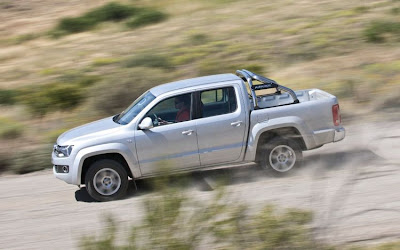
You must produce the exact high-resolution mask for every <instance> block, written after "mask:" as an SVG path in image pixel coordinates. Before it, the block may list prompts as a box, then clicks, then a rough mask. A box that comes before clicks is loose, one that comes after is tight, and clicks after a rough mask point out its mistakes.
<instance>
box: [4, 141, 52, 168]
mask: <svg viewBox="0 0 400 250" xmlns="http://www.w3.org/2000/svg"><path fill="white" fill-rule="evenodd" d="M51 152H52V146H51V145H43V146H41V147H39V148H35V149H29V150H28V149H25V150H22V151H18V152H17V153H16V154H15V155H14V156H13V158H14V159H13V161H12V163H11V165H10V170H11V171H13V172H14V173H17V174H26V173H30V172H34V171H38V170H42V169H46V168H51V167H52V164H51Z"/></svg>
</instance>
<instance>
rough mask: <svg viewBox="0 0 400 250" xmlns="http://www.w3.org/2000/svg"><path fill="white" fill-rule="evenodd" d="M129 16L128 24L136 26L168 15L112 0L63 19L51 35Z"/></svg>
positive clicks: (88, 27) (83, 29) (92, 26)
mask: <svg viewBox="0 0 400 250" xmlns="http://www.w3.org/2000/svg"><path fill="white" fill-rule="evenodd" d="M129 17H132V19H131V20H129V21H128V22H127V25H128V26H129V27H131V28H136V27H139V26H143V25H147V24H151V23H156V22H160V21H162V20H164V19H165V18H166V15H165V14H164V13H162V12H160V11H156V10H153V9H145V8H135V7H132V6H129V5H123V4H120V3H116V2H112V3H108V4H106V5H104V6H101V7H99V8H96V9H94V10H91V11H89V12H86V13H85V14H84V15H82V16H79V17H67V18H63V19H61V21H60V22H59V23H58V25H57V26H56V28H55V29H54V30H52V31H51V32H50V35H51V36H53V37H55V38H57V37H60V36H63V35H66V34H71V33H78V32H83V31H87V30H90V29H93V28H94V27H95V26H96V25H97V24H99V23H101V22H107V21H114V22H119V21H121V20H124V19H126V18H129Z"/></svg>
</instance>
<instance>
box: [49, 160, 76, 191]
mask: <svg viewBox="0 0 400 250" xmlns="http://www.w3.org/2000/svg"><path fill="white" fill-rule="evenodd" d="M73 159H74V158H73V157H71V156H70V157H65V158H59V157H57V156H56V155H55V154H54V152H53V154H52V157H51V162H52V164H53V174H54V176H55V177H56V178H57V179H60V180H63V181H65V182H66V183H68V184H74V185H79V184H80V183H78V180H77V168H76V167H75V166H74V160H73ZM56 166H68V168H69V172H68V173H60V172H57V171H56ZM79 182H80V181H79Z"/></svg>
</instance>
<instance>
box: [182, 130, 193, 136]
mask: <svg viewBox="0 0 400 250" xmlns="http://www.w3.org/2000/svg"><path fill="white" fill-rule="evenodd" d="M193 132H194V131H193V130H185V131H183V132H182V135H191V134H193Z"/></svg>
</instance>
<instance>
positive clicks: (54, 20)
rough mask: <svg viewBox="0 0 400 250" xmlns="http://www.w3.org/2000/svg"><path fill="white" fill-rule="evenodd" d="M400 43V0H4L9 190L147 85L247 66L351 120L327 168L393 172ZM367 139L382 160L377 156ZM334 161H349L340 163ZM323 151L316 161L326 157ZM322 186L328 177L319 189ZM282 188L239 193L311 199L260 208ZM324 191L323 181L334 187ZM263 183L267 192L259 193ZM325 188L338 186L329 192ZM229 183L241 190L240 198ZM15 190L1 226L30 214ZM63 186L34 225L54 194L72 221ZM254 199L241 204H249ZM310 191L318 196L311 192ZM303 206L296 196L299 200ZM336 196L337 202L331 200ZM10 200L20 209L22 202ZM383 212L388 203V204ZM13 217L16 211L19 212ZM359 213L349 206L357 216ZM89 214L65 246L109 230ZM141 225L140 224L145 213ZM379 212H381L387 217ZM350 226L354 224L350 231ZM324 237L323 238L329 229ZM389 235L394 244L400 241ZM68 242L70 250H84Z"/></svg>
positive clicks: (1, 78)
mask: <svg viewBox="0 0 400 250" xmlns="http://www.w3.org/2000/svg"><path fill="white" fill-rule="evenodd" d="M110 3H111V4H110ZM399 45H400V1H398V0H381V1H366V0H354V1H348V0H336V1H322V0H320V1H312V0H309V1H307V0H304V1H295V0H282V1H264V0H248V1H239V0H236V1H235V0H214V1H206V0H192V1H184V0H159V1H150V0H131V1H113V2H112V1H106V0H103V1H100V0H97V1H96V0H68V1H61V0H29V1H25V0H0V173H3V175H2V176H3V179H2V181H3V183H4V185H6V186H7V187H9V186H11V185H13V184H15V183H19V182H18V181H17V182H15V180H14V179H12V178H14V177H7V176H9V174H10V173H17V174H23V173H27V172H32V171H36V170H41V169H44V168H51V167H52V165H51V162H50V153H51V148H52V145H53V144H54V143H55V141H56V138H57V137H58V136H59V135H60V134H61V133H63V132H64V131H66V130H68V129H70V128H72V127H75V126H78V125H81V124H84V123H87V122H90V121H93V120H96V119H99V118H102V117H106V116H110V115H113V114H117V113H119V112H121V111H122V110H123V109H124V108H125V107H127V106H128V105H129V104H130V103H131V102H132V101H133V100H134V99H135V98H136V97H138V96H139V95H140V94H141V93H142V92H143V91H145V90H147V89H149V88H151V87H153V86H155V85H158V84H162V83H166V82H169V81H175V80H180V79H185V78H191V77H197V76H203V75H209V74H218V73H234V72H235V70H236V69H241V68H245V69H248V70H251V71H254V72H256V73H259V74H262V75H265V76H268V77H270V78H272V79H274V80H276V81H278V83H280V84H282V85H285V86H288V87H290V88H293V89H294V90H298V89H304V88H320V89H322V90H325V91H328V92H330V93H332V94H334V95H336V96H337V97H338V98H339V101H340V105H341V112H342V118H343V121H344V126H345V127H346V128H348V127H349V126H350V128H351V129H350V130H348V131H350V132H348V134H347V137H346V139H345V140H347V142H341V143H344V144H343V145H346V146H345V147H342V148H341V146H340V145H339V144H337V146H336V148H334V149H335V150H336V152H335V153H333V154H332V155H328V156H324V157H322V158H321V159H322V160H321V162H322V165H323V166H325V165H326V162H332V160H336V161H334V163H335V164H334V165H339V166H340V167H339V170H340V171H339V173H344V174H343V176H344V177H343V178H344V179H345V180H347V179H346V178H347V177H348V176H350V177H351V178H353V177H354V176H355V175H354V172H352V171H350V172H346V170H345V169H342V168H343V167H351V166H354V164H355V163H354V159H358V161H359V162H358V161H357V163H356V164H355V165H356V166H362V167H363V166H367V165H368V164H369V163H371V162H372V161H371V159H374V160H376V161H377V162H379V164H386V161H384V160H382V159H383V158H380V157H384V158H385V159H389V160H393V159H395V160H396V161H395V162H396V164H397V165H396V164H394V165H390V166H388V165H384V168H381V169H383V171H395V170H393V169H397V168H398V160H397V159H398V158H392V157H393V156H394V155H397V154H398V149H399V147H398V139H396V144H395V142H393V141H391V140H390V139H389V138H398V136H399V135H398V130H396V128H397V129H398V127H399V126H398V125H399V117H400V116H399V114H400V112H399V111H400V109H399V107H400V46H399ZM373 131H379V133H374V132H373ZM381 138H386V139H385V141H384V142H382V141H379V140H378V139H381ZM388 141H390V142H388ZM367 144H368V147H366V148H368V150H364V148H363V146H362V145H367ZM360 145H361V146H360ZM371 145H372V148H373V149H374V150H372V151H373V152H372V151H369V150H370V149H371V147H370V146H371ZM382 145H384V146H385V147H383V146H382ZM388 145H389V146H388ZM395 145H397V146H395ZM381 146H382V147H381ZM340 148H341V149H342V150H340ZM383 148H385V149H383ZM386 148H388V149H390V150H386ZM354 149H357V150H358V151H357V150H356V151H354ZM335 150H334V151H335ZM352 150H353V151H352ZM322 152H325V153H331V152H332V148H329V146H328V148H327V150H326V151H322ZM375 153H377V154H378V155H379V156H377V155H375ZM318 154H319V153H317V155H318ZM338 155H339V156H340V157H342V158H340V157H339V158H338ZM314 157H317V158H318V159H320V158H319V157H320V156H314ZM369 157H372V158H369ZM309 159H311V160H312V158H309ZM338 159H339V160H338ZM341 160H345V163H346V164H345V165H341V164H343V162H341ZM392 162H393V161H392ZM374 164H375V163H374ZM328 165H329V164H328ZM379 166H380V165H379ZM325 167H326V166H325ZM368 167H369V168H370V169H368V170H367V171H373V169H374V168H375V165H374V166H369V165H368ZM386 168H389V170H388V169H386ZM311 169H312V168H311ZM318 171H319V170H318ZM341 171H342V172H341ZM343 171H345V172H343ZM240 173H241V172H240V171H239V172H234V174H239V177H238V178H237V179H238V180H240V179H241V178H242V177H243V176H242V175H241V174H240ZM245 173H246V172H245ZM329 173H332V172H329ZM333 173H336V172H333ZM368 173H369V172H368ZM50 174H51V173H50V171H48V172H46V175H50ZM211 175H212V174H211ZM244 175H246V176H247V175H248V173H246V174H244ZM257 175H258V173H257ZM309 176H310V175H309V173H308V172H305V173H303V172H302V175H300V176H298V177H292V179H288V180H287V181H290V180H292V181H293V183H295V182H297V181H298V178H300V179H301V180H303V181H304V182H301V183H309V179H307V178H309ZM316 176H318V174H315V175H314V174H313V175H311V177H312V178H314V177H315V178H317V177H316ZM338 176H339V177H338ZM340 176H341V175H340V174H335V175H334V176H333V177H332V176H330V177H329V178H331V177H332V178H334V180H335V182H333V181H332V183H336V182H338V183H339V184H338V186H339V189H338V190H339V191H341V189H340V185H341V181H340V180H341V179H340V178H341V177H340ZM9 178H11V179H9ZM15 178H17V177H15ZM26 178H27V177H21V178H17V180H19V181H21V182H23V181H29V182H28V187H29V188H31V189H32V188H34V187H37V185H36V184H35V185H34V183H35V182H36V181H38V179H35V178H36V176H35V175H33V176H30V177H29V178H28V179H26ZM30 178H32V179H30ZM47 178H48V177H47V176H46V177H44V176H42V177H40V179H39V180H40V181H45V182H46V183H51V185H52V186H53V187H54V185H60V187H62V188H64V187H65V185H66V184H65V183H62V182H59V181H56V180H54V183H53V182H52V178H53V177H49V178H48V179H47ZM324 178H325V177H324ZM327 178H328V177H327ZM337 178H339V181H337ZM351 178H350V179H351ZM354 178H355V177H354ZM357 178H358V177H357ZM42 179H44V180H42ZM325 181H326V180H322V179H321V180H318V181H317V182H315V183H325ZM250 182H251V181H250ZM285 182H286V181H282V180H279V179H278V180H273V181H272V182H271V180H267V181H265V180H262V181H261V182H258V181H255V182H254V183H253V184H251V185H252V186H247V189H248V190H249V192H251V191H252V190H258V191H259V192H260V193H257V192H258V191H254V192H255V193H254V194H253V196H249V197H248V198H243V197H242V198H243V199H242V200H244V201H245V203H249V204H250V203H254V202H255V203H257V202H259V203H262V202H264V201H268V202H274V201H276V200H279V199H281V197H283V198H282V199H283V200H281V201H280V202H281V203H282V204H288V203H286V202H287V201H289V204H290V205H292V206H296V207H297V206H300V207H301V206H303V207H304V204H308V203H307V201H305V200H304V199H301V198H298V197H297V196H296V194H294V196H296V197H297V198H296V199H294V198H293V197H286V198H285V196H282V195H281V194H279V195H277V196H275V198H262V199H263V200H262V202H261V201H260V200H259V199H260V198H258V197H261V196H260V195H262V194H263V193H264V192H267V190H260V189H257V188H259V187H266V185H268V183H269V185H272V186H270V188H272V189H274V188H276V189H278V190H280V189H281V188H280V185H282V183H285ZM56 183H57V184H56ZM271 183H272V184H271ZM374 183H375V182H374ZM388 183H389V184H388ZM396 183H397V181H396V180H395V179H391V180H390V181H387V182H386V186H385V187H382V190H381V191H380V192H379V193H377V194H376V197H377V199H378V198H379V197H385V196H384V195H385V194H388V193H389V192H388V190H391V189H392V190H395V189H396V188H398V184H396ZM30 185H33V186H32V187H31V186H30ZM301 185H302V184H294V186H290V185H289V189H290V190H292V189H293V190H292V191H294V190H301V189H302V186H301ZM304 185H307V184H304ZM318 185H323V186H324V187H325V185H327V184H318ZM335 185H336V184H335ZM371 185H372V184H371ZM253 186H254V187H257V188H256V189H253V188H254V187H253ZM293 187H294V188H293ZM326 187H327V189H328V185H327V186H326ZM368 187H371V186H368ZM57 188H58V186H57ZM57 188H56V189H57ZM74 188H75V187H70V186H68V187H67V189H66V190H64V189H63V192H65V193H64V196H63V197H64V198H66V197H68V196H67V194H71V193H72V195H73V190H72V189H74ZM232 189H233V190H231V191H233V192H239V190H241V188H237V189H235V188H232ZM10 190H11V189H10ZM12 190H13V192H15V193H10V192H11V191H10V192H8V191H7V190H3V191H4V193H3V194H2V196H1V198H2V199H5V200H6V199H9V200H7V201H10V203H7V205H5V204H6V203H4V206H3V205H2V206H3V208H4V210H3V211H2V213H3V216H4V221H7V220H9V218H13V216H15V217H16V218H17V217H18V216H19V215H21V214H23V213H22V212H20V211H19V210H18V209H19V208H21V207H24V205H23V204H19V203H18V202H22V201H20V199H19V198H18V197H21V196H20V195H22V194H21V193H24V192H25V191H24V190H23V187H21V188H12ZM57 190H58V189H57ZM57 190H56V191H57ZM244 190H246V189H244ZM310 190H311V189H310ZM360 190H362V191H360V192H361V193H362V194H365V197H364V198H365V199H366V200H365V201H368V197H371V192H373V191H372V189H371V190H369V191H365V190H366V189H365V188H362V189H360ZM397 190H398V189H397ZM53 191H54V190H53ZM53 191H51V192H50V191H49V190H48V189H43V190H41V191H40V192H41V195H46V194H49V195H50V196H45V197H47V198H46V199H47V200H43V203H40V200H39V201H38V200H37V199H36V198H35V199H33V198H32V197H31V198H32V199H33V200H34V201H36V202H39V204H38V205H39V209H38V210H37V211H39V213H41V212H43V213H44V214H43V215H42V214H40V216H39V215H38V218H39V217H40V218H43V216H45V214H46V213H47V211H46V209H48V207H49V203H48V202H49V200H52V201H54V202H55V203H54V208H56V211H59V213H60V214H62V213H65V211H64V210H62V209H64V206H63V204H65V203H66V201H65V200H57V199H59V198H60V195H58V194H57V193H56V191H54V192H53ZM339 191H338V193H340V192H339ZM342 191H343V190H342ZM19 192H20V193H19ZM343 192H346V190H344V191H343ZM195 193H196V195H199V196H210V195H205V194H198V193H197V192H195ZM327 193H329V192H328V191H327ZM390 193H391V192H390ZM246 194H247V193H246ZM246 194H243V195H242V196H244V197H246V196H247V195H246ZM391 194H393V195H395V194H396V193H395V192H394V193H391ZM297 195H298V196H299V197H302V195H303V194H302V193H301V192H299V193H297ZM317 196H318V197H319V196H321V197H322V196H323V195H321V194H318V195H317ZM263 197H264V196H263ZM278 197H279V198H278ZM310 197H315V195H314V191H312V192H311V194H310ZM253 198H254V199H253ZM386 198H387V200H385V201H388V200H390V201H393V200H396V198H395V197H386ZM265 199H266V200H265ZM275 199H276V200H275ZM297 199H299V200H300V201H299V202H298V203H296V201H297ZM333 199H336V198H335V196H334V197H333ZM132 200H134V201H132ZM132 200H131V201H130V200H128V201H126V200H125V201H120V202H123V203H118V202H115V203H114V204H111V205H110V204H109V205H108V207H110V206H111V208H113V209H117V208H116V207H115V206H117V205H118V204H127V206H125V207H124V209H125V210H129V209H128V205H131V204H129V203H131V202H134V203H138V202H139V201H141V198H137V199H132ZM360 200H362V199H361V198H360ZM13 202H14V203H13ZM32 202H33V201H32ZM57 202H58V203H57ZM68 202H70V201H69V200H68ZM291 202H292V203H291ZM259 203H257V204H258V205H259ZM278 203H279V202H278ZM12 204H19V205H15V207H14V205H12ZM161 204H162V203H161ZM332 204H334V203H332ZM332 204H331V203H329V202H327V204H324V206H319V207H318V206H314V205H312V206H311V209H312V210H314V209H315V210H316V211H317V215H318V213H322V214H324V213H325V212H326V211H330V210H332V209H333V208H335V206H332ZM380 204H386V203H385V202H384V201H381V202H380ZM69 206H70V207H71V208H74V209H76V210H78V209H82V206H83V205H82V204H79V203H76V201H75V200H74V199H73V202H72V203H71V204H69ZM88 206H89V205H88ZM90 206H91V210H96V209H97V208H98V207H93V206H94V205H93V204H91V205H90ZM102 206H104V205H102ZM50 207H52V206H50ZM306 207H307V206H306ZM332 207H333V208H332ZM355 207H357V206H355ZM361 207H362V206H361ZM389 207H390V209H392V208H393V207H396V206H395V205H390V206H389ZM397 207H398V206H397ZM27 208H29V207H27ZM57 208H60V210H57ZM85 208H87V207H85ZM319 209H320V210H322V211H323V212H321V211H320V210H319ZM363 209H366V207H363ZM368 209H369V208H367V210H368ZM374 209H375V208H374ZM396 209H397V208H396ZM338 210H340V209H338ZM6 211H14V212H15V214H9V213H12V212H6ZM18 211H19V212H18ZM74 211H75V210H74ZM140 211H142V210H140ZM318 211H319V212H318ZM25 212H26V214H25V216H26V218H25V220H23V221H22V220H21V221H19V222H18V221H17V222H18V223H21V228H23V227H24V226H25V224H26V220H28V221H30V222H32V223H31V224H32V225H31V227H29V226H28V227H26V228H25V230H27V231H26V232H25V233H21V231H20V230H21V229H18V228H15V229H16V231H15V232H17V233H10V232H13V231H8V230H6V231H5V232H3V235H4V234H5V233H9V236H10V235H11V236H15V237H17V238H18V235H19V234H22V235H24V234H29V233H31V232H32V230H33V228H35V225H36V222H33V221H32V213H31V212H32V211H31V210H29V211H28V210H27V211H25ZM353 212H354V211H353V210H351V211H349V214H352V213H353ZM355 213H357V211H356V212H355ZM300 215H301V214H300ZM10 216H11V217H10ZM57 216H58V215H57ZM71 216H72V215H71ZM82 216H83V217H85V218H83V217H82V221H81V222H82V224H79V225H72V224H71V225H70V227H68V226H65V227H63V230H64V233H66V234H67V235H68V237H70V238H68V239H71V237H73V238H74V239H76V238H77V236H76V235H75V234H71V231H69V230H70V229H69V228H73V227H76V226H79V227H84V226H85V225H86V223H89V224H90V223H94V224H93V225H94V226H92V227H90V226H88V227H87V228H86V229H87V232H89V233H90V232H92V229H93V228H96V227H97V226H98V224H99V222H98V220H97V218H93V217H95V216H94V215H92V217H88V214H83V215H82ZM131 217H134V218H136V220H137V217H135V216H133V215H131ZM89 218H90V219H89ZM332 218H333V219H332ZM332 218H331V217H329V218H328V219H329V220H328V221H330V222H332V221H335V217H332ZM377 218H378V219H379V218H382V217H381V216H380V215H378V216H377ZM394 218H398V216H394V217H390V216H389V217H387V218H386V222H383V224H382V225H380V226H377V228H375V229H374V230H373V231H375V232H381V231H382V230H383V229H385V230H386V229H387V230H388V231H390V230H392V229H393V228H395V229H396V227H395V225H392V224H390V223H391V222H393V221H394V222H396V223H397V221H396V220H395V219H394ZM0 219H1V217H0ZM60 219H61V218H60ZM85 219H86V221H85ZM73 220H74V217H68V221H70V222H71V223H72V221H73ZM87 220H90V221H87ZM94 220H96V222H93V221H94ZM4 221H3V222H4ZM322 221H323V222H324V220H322ZM18 223H17V224H16V225H19V224H18ZM52 223H53V224H52ZM58 223H59V221H58V222H57V221H52V222H51V223H48V224H43V225H50V226H48V227H47V228H42V230H43V231H44V232H47V234H48V235H49V236H48V237H50V236H51V233H52V232H55V229H56V228H57V226H58V225H59V224H58ZM318 223H319V222H318V220H317V224H318ZM350 224H352V223H350ZM371 224H374V222H368V223H366V224H362V223H361V224H360V225H359V228H364V229H365V228H368V225H371ZM397 224H399V223H397ZM166 225H167V226H169V224H166ZM345 227H351V225H350V226H349V225H347V224H346V225H345ZM6 228H7V227H6ZM340 229H341V228H340ZM4 230H5V229H4ZM71 230H72V229H71ZM326 230H327V231H326V232H327V233H326V234H325V236H327V235H328V236H329V235H330V236H332V235H333V234H332V233H331V232H330V231H329V230H328V229H326ZM336 230H338V231H340V230H339V229H336ZM379 230H381V231H379ZM396 230H397V229H396ZM36 231H37V230H36ZM341 232H342V231H341ZM357 232H360V231H357ZM385 232H386V231H385ZM68 233H69V234H68ZM382 234H384V233H382ZM71 235H72V236H71ZM360 235H368V233H360ZM341 236H343V235H341ZM392 236H393V235H392ZM392 236H391V237H392ZM36 237H37V238H36ZM41 237H43V234H42V235H40V234H39V235H33V236H32V242H36V243H37V245H35V246H36V247H37V248H42V247H43V245H41V244H42V243H43V242H45V243H43V244H50V243H51V240H54V237H50V238H49V239H45V238H44V239H43V240H42V241H40V240H39V239H42V238H41ZM371 237H372V238H373V237H375V236H371ZM393 237H394V238H396V237H397V238H398V236H397V235H394V236H393ZM345 238H346V237H342V238H341V239H342V241H343V242H345V243H346V242H347V243H349V242H350V243H351V242H352V240H353V239H352V238H351V237H350V239H347V240H345ZM355 238H357V237H356V236H355ZM361 238H362V237H361ZM383 238H385V237H383ZM45 240H46V241H45ZM360 241H362V240H360ZM7 242H8V243H9V245H8V246H10V247H11V248H12V247H13V246H14V247H16V248H18V245H13V244H16V242H17V241H15V240H14V238H12V237H8V238H7ZM71 242H72V241H71V240H70V241H69V245H68V246H69V247H72V246H75V247H76V244H73V243H71ZM333 242H335V241H333ZM28 246H29V245H28ZM45 246H46V245H45ZM64 246H65V245H64ZM307 246H308V245H307ZM26 247H27V246H26V245H24V246H23V248H26ZM36 247H34V248H36ZM305 248H307V247H305ZM393 249H395V248H393Z"/></svg>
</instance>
